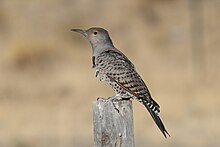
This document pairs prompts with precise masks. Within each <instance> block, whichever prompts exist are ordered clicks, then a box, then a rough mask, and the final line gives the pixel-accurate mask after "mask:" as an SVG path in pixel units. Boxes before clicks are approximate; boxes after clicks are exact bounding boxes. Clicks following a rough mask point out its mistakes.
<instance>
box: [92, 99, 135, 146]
mask: <svg viewBox="0 0 220 147" xmlns="http://www.w3.org/2000/svg"><path fill="white" fill-rule="evenodd" d="M114 105H115V107H116V108H117V109H118V111H117V109H115V107H114ZM114 105H113V104H112V102H109V101H103V100H98V101H95V102H93V123H94V147H134V146H135V145H134V133H133V110H132V102H131V101H130V100H122V101H117V102H114Z"/></svg>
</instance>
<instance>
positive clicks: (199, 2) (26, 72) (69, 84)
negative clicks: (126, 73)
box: [0, 0, 220, 147]
mask: <svg viewBox="0 0 220 147" xmlns="http://www.w3.org/2000/svg"><path fill="white" fill-rule="evenodd" d="M219 16H220V1H219V0H136V1H134V0H127V1H116V0H112V1H105V0H104V1H99V0H93V1H90V0H80V1H79V0H45V1H37V0H19V1H18V0H10V1H9V0H0V146H1V147H88V146H93V124H92V102H93V101H95V100H96V98H97V97H109V96H112V95H114V93H113V92H112V90H111V88H110V87H108V86H107V85H106V84H105V83H103V82H99V80H98V79H97V78H95V71H94V70H93V69H91V66H92V63H91V48H90V45H89V43H88V42H87V41H86V39H85V38H83V37H82V36H81V35H79V34H76V33H73V32H70V29H71V28H82V29H88V28H90V27H92V26H101V27H104V28H106V29H107V30H108V31H109V33H110V35H111V38H112V40H113V42H114V45H115V46H116V47H117V48H119V49H120V50H121V51H122V52H124V53H125V54H126V56H128V57H129V58H130V60H131V61H132V62H133V63H134V64H135V65H136V68H137V70H138V72H139V73H140V75H141V76H142V78H143V79H144V80H145V82H146V83H147V85H148V86H149V89H150V91H151V93H152V95H153V97H154V99H155V100H156V101H157V102H158V103H159V104H160V105H161V112H162V113H161V117H162V119H163V121H164V123H165V125H166V127H167V130H168V131H169V132H170V134H171V137H170V138H168V139H164V138H163V136H162V134H161V132H160V131H159V130H158V128H157V127H156V125H155V124H154V122H153V121H152V118H151V117H150V115H149V114H148V112H147V111H146V110H145V108H144V107H143V106H142V105H140V104H139V103H138V102H136V101H133V107H134V132H135V143H136V146H137V147H145V146H154V147H159V146H163V147H168V146H169V147H170V146H173V147H177V146H178V147H186V146H189V147H192V146H193V147H207V146H212V147H217V146H220V140H219V137H220V127H219V123H220V116H219V115H220V106H219V104H220V97H219V96H220V91H219V87H220V76H219V74H220V48H219V47H220V41H219V38H220V19H219Z"/></svg>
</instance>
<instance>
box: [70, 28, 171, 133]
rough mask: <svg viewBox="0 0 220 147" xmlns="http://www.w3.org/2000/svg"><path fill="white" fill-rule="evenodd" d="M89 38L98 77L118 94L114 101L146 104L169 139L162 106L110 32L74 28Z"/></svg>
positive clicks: (101, 29) (112, 98) (93, 65)
mask: <svg viewBox="0 0 220 147" xmlns="http://www.w3.org/2000/svg"><path fill="white" fill-rule="evenodd" d="M71 31H75V32H78V33H80V34H82V35H83V36H85V37H86V38H87V40H88V41H89V42H90V44H91V46H92V68H95V70H96V77H98V78H99V79H100V80H101V81H106V82H107V83H108V84H109V85H110V86H111V87H112V89H113V90H114V92H115V93H116V96H114V97H111V100H115V99H117V100H120V99H130V98H132V99H136V100H138V101H139V102H140V103H142V104H143V105H144V106H145V107H146V108H147V110H148V111H149V113H150V115H151V116H152V118H153V120H154V121H155V123H156V124H157V126H158V127H159V129H160V130H161V132H162V133H163V135H164V136H165V137H167V135H168V136H169V133H168V132H167V130H166V128H165V126H164V125H163V123H162V121H161V119H160V117H159V112H160V106H159V105H158V104H157V102H156V101H154V100H153V98H152V97H151V94H150V92H149V90H148V88H147V86H146V84H145V83H144V81H143V80H142V78H141V77H140V75H139V74H138V73H137V72H136V70H135V66H134V64H132V62H131V61H130V60H129V59H128V58H127V57H126V56H125V55H124V54H123V53H122V52H121V51H119V50H118V49H117V48H115V47H114V45H113V43H112V40H111V38H110V36H109V33H108V31H107V30H105V29H103V28H98V27H93V28H90V29H88V30H81V29H71Z"/></svg>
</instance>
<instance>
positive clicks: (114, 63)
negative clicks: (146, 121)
mask: <svg viewBox="0 0 220 147" xmlns="http://www.w3.org/2000/svg"><path fill="white" fill-rule="evenodd" d="M101 60H103V61H105V62H106V64H107V65H106V64H104V65H105V66H107V67H104V68H102V70H103V73H104V74H106V75H107V76H108V78H110V80H112V81H114V82H116V83H117V84H118V85H119V86H120V87H121V88H123V89H125V90H126V91H128V92H129V93H131V94H132V95H134V96H135V97H136V98H142V99H145V100H146V101H148V102H150V103H152V104H153V105H155V106H156V107H157V108H158V111H159V105H158V104H157V103H156V102H155V101H154V100H153V99H152V97H151V95H150V92H149V90H148V88H147V86H146V85H145V83H144V81H143V80H142V78H141V77H140V75H139V74H138V73H137V72H136V70H135V66H134V65H133V64H132V62H131V61H130V60H129V59H128V58H127V57H126V56H125V55H124V54H123V53H121V52H120V51H119V50H108V51H106V52H103V54H100V56H99V58H98V61H97V62H98V63H99V62H102V61H101ZM108 64H109V66H108ZM101 65H102V64H100V66H101Z"/></svg>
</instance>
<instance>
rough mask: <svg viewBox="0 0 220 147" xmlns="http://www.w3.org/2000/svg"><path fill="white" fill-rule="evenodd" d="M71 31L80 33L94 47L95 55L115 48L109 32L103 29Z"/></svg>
mask: <svg viewBox="0 0 220 147" xmlns="http://www.w3.org/2000/svg"><path fill="white" fill-rule="evenodd" d="M71 31H75V32H78V33H80V34H82V35H83V36H85V37H86V38H87V40H88V41H89V42H90V44H91V46H92V49H93V54H98V53H100V52H102V51H104V50H106V49H108V48H112V47H113V43H112V41H111V39H110V37H109V34H108V31H107V30H105V29H103V28H98V27H93V28H90V29H88V30H81V29H71Z"/></svg>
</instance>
